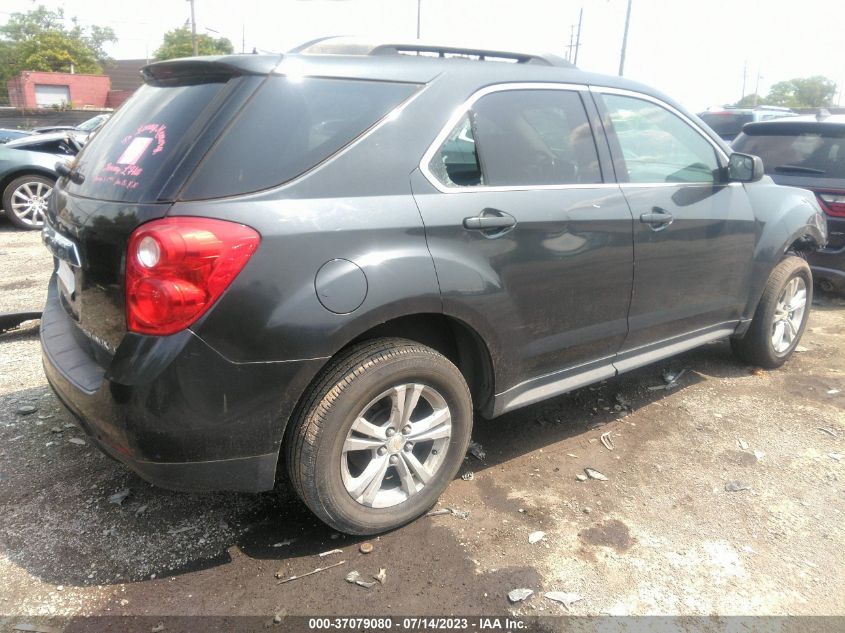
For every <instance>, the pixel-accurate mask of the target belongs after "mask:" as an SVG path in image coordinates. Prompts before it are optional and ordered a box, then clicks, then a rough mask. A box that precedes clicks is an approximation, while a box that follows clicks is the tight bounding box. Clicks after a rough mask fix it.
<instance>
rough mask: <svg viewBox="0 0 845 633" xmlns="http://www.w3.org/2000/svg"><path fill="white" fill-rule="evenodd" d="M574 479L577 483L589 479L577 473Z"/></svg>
mask: <svg viewBox="0 0 845 633" xmlns="http://www.w3.org/2000/svg"><path fill="white" fill-rule="evenodd" d="M575 479H577V480H578V481H587V479H589V477H587V475H585V474H583V473H578V474H577V475H575Z"/></svg>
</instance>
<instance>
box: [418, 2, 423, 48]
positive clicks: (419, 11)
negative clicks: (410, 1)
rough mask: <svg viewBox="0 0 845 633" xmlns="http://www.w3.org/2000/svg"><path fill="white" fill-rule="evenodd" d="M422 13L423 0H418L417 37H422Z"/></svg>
mask: <svg viewBox="0 0 845 633" xmlns="http://www.w3.org/2000/svg"><path fill="white" fill-rule="evenodd" d="M421 14H422V0H417V39H420V15H421Z"/></svg>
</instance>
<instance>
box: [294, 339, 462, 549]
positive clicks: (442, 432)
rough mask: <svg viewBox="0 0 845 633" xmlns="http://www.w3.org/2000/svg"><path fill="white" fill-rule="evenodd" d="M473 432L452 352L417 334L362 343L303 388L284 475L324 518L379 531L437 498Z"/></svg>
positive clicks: (339, 525)
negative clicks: (438, 349) (447, 354)
mask: <svg viewBox="0 0 845 633" xmlns="http://www.w3.org/2000/svg"><path fill="white" fill-rule="evenodd" d="M471 431H472V399H471V397H470V393H469V389H468V388H467V385H466V381H465V380H464V377H463V375H462V374H461V373H460V371H459V370H458V369H457V367H455V366H454V365H453V364H452V363H451V362H450V361H449V360H448V359H446V358H445V357H444V356H443V355H442V354H440V353H438V352H436V351H435V350H433V349H431V348H429V347H426V346H424V345H420V344H418V343H415V342H413V341H408V340H404V339H376V340H373V341H367V342H365V343H362V344H360V345H356V346H354V347H352V348H350V349H349V350H348V351H347V352H345V353H343V354H342V355H341V356H339V357H338V358H337V359H335V360H334V361H333V362H332V363H330V365H329V366H328V367H327V368H326V369H325V370H324V372H323V373H322V375H321V378H320V379H319V380H317V382H316V383H315V384H314V385H313V386H312V387H311V388H310V390H309V392H308V393H307V394H306V395H305V397H304V400H303V403H302V404H301V406H300V407H299V408H298V411H297V413H296V414H295V416H294V418H293V419H291V422H290V427H289V429H288V432H287V434H286V439H285V447H286V458H287V459H286V461H287V467H288V474H289V476H290V480H291V483H292V484H293V487H294V489H295V490H296V492H297V493H298V494H299V496H300V498H301V499H302V500H303V501H304V502H305V504H306V505H307V506H308V507H309V508H310V509H311V511H312V512H314V514H316V515H317V516H318V517H319V518H320V519H321V520H322V521H323V522H325V523H327V524H328V525H330V526H331V527H333V528H335V529H337V530H339V531H341V532H345V533H348V534H361V535H363V534H377V533H379V532H385V531H387V530H390V529H393V528H396V527H399V526H401V525H403V524H405V523H407V522H409V521H412V520H413V519H415V518H417V517H418V516H420V515H421V514H422V513H424V512H425V511H426V510H428V509H429V508H430V507H431V506H432V505H434V503H435V502H436V501H437V498H438V497H439V496H440V494H441V493H442V492H443V490H444V489H445V488H446V486H447V485H448V484H449V482H450V481H451V480H452V479H453V478H454V477H455V475H456V473H457V471H458V468H459V467H460V465H461V462H462V461H463V458H464V455H465V453H466V450H467V445H468V443H469V438H470V434H471Z"/></svg>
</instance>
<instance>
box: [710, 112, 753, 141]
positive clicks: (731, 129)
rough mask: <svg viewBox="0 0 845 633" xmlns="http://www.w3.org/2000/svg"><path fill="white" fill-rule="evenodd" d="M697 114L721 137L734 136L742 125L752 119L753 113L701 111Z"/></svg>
mask: <svg viewBox="0 0 845 633" xmlns="http://www.w3.org/2000/svg"><path fill="white" fill-rule="evenodd" d="M698 116H699V118H700V119H701V120H702V121H704V122H705V123H706V124H707V125H709V126H710V127H711V128H712V129H713V131H714V132H716V134H718V135H719V136H722V137H724V136H729V137H734V136H736V135H737V134H739V133H740V131H741V130H742V126H743V125H745V124H746V123H751V122H752V121H753V120H754V115H753V114H752V113H750V112H702V113H701V114H699V115H698Z"/></svg>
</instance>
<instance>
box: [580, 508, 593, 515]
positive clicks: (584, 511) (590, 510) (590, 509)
mask: <svg viewBox="0 0 845 633" xmlns="http://www.w3.org/2000/svg"><path fill="white" fill-rule="evenodd" d="M592 511H593V509H592V508H591V507H590V506H584V507H583V508H582V509H581V512H583V513H584V514H590V512H592Z"/></svg>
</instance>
